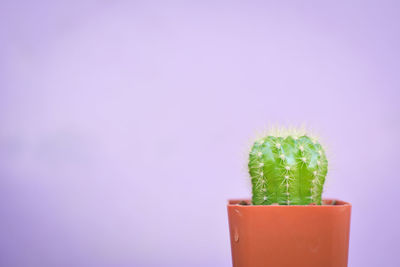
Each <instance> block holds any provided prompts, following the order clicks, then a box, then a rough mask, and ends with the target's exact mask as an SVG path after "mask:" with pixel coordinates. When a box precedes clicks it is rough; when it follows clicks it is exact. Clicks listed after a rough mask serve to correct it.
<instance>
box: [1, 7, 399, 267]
mask: <svg viewBox="0 0 400 267" xmlns="http://www.w3.org/2000/svg"><path fill="white" fill-rule="evenodd" d="M55 2H57V3H55ZM399 3H400V2H399V1H330V2H328V1H289V2H287V1H247V2H246V1H226V2H215V1H210V2H206V1H198V2H197V3H195V2H192V3H188V2H184V1H174V2H171V1H162V2H161V1H160V2H158V3H155V2H148V1H142V2H132V1H64V2H61V1H47V2H46V1H26V2H25V3H22V2H19V1H2V3H1V6H0V36H1V40H0V48H1V49H0V265H1V266H216V267H217V266H221V267H224V266H226V267H228V266H231V259H230V257H231V255H230V246H229V235H228V225H227V215H226V206H225V204H226V200H227V199H228V198H237V197H248V196H250V187H249V183H248V180H247V175H246V169H245V165H246V149H247V145H248V140H249V139H250V138H251V137H252V136H253V134H254V132H255V131H256V130H260V129H263V127H264V126H265V125H268V124H271V123H275V124H284V125H290V124H293V125H298V124H301V123H306V124H307V125H308V126H309V127H310V128H311V129H313V130H315V131H316V132H317V133H319V134H320V135H321V136H322V137H323V140H324V141H325V143H326V145H327V147H328V150H329V155H330V172H329V175H328V183H327V186H326V192H325V196H326V197H337V198H340V199H344V200H347V201H350V202H352V204H353V217H352V225H351V242H350V258H349V266H350V267H366V266H371V267H372V266H385V267H391V266H399V265H400V261H399V255H398V252H399V245H400V244H399V243H400V241H399V238H400V230H399V223H400V222H399V192H400V191H399V187H400V182H399V181H400V180H399V179H400V177H399V175H398V165H399V160H398V158H397V157H398V148H399V146H400V143H399V140H400V139H399V134H400V121H399V111H400V110H399V100H400V99H399V90H400V78H399V69H400V49H399V47H400V16H399V14H400V4H399Z"/></svg>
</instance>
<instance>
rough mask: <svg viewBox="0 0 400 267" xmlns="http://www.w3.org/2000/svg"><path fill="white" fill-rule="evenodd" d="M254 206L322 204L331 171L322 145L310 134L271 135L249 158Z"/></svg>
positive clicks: (259, 143) (259, 141) (262, 140)
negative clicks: (322, 196)
mask: <svg viewBox="0 0 400 267" xmlns="http://www.w3.org/2000/svg"><path fill="white" fill-rule="evenodd" d="M248 167H249V173H250V176H251V182H252V193H253V197H252V204H253V205H271V204H274V203H278V204H279V205H308V204H311V203H314V204H317V205H321V195H322V190H323V185H324V182H325V177H326V174H327V171H328V161H327V159H326V156H325V151H324V149H323V148H322V146H321V145H320V144H319V143H318V142H316V141H314V139H312V138H310V137H308V136H307V135H302V136H296V135H284V136H272V135H268V136H265V137H263V138H260V139H258V140H257V141H256V142H255V143H254V145H253V147H252V149H251V151H250V156H249V164H248Z"/></svg>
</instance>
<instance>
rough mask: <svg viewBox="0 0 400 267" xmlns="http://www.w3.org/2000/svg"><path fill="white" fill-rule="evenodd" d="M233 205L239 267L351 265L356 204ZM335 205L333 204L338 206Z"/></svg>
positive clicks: (230, 206)
mask: <svg viewBox="0 0 400 267" xmlns="http://www.w3.org/2000/svg"><path fill="white" fill-rule="evenodd" d="M241 201H246V202H248V203H249V200H230V201H229V203H228V218H229V230H230V239H231V249H232V262H233V266H234V267H269V266H271V267H285V266H287V267H302V266H304V267H345V266H347V259H348V247H349V234H350V215H351V205H350V204H349V203H347V202H344V201H340V200H324V203H325V204H328V205H304V206H284V205H240V204H239V203H240V202H241ZM333 203H334V204H333Z"/></svg>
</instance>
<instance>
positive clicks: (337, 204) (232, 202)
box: [227, 198, 351, 209]
mask: <svg viewBox="0 0 400 267" xmlns="http://www.w3.org/2000/svg"><path fill="white" fill-rule="evenodd" d="M242 201H244V202H246V203H248V205H239V203H240V202H242ZM322 201H323V202H325V203H328V204H323V205H251V204H249V203H251V200H250V199H248V198H234V199H228V204H227V206H228V207H241V208H250V209H251V208H299V207H302V208H304V207H307V208H313V209H318V208H331V209H332V208H340V207H344V206H350V207H351V203H349V202H346V201H343V200H340V199H336V198H324V199H322ZM333 201H335V204H334V205H331V204H330V203H332V202H333Z"/></svg>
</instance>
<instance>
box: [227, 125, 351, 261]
mask: <svg viewBox="0 0 400 267" xmlns="http://www.w3.org/2000/svg"><path fill="white" fill-rule="evenodd" d="M248 170H249V174H250V177H251V183H252V199H251V201H250V200H230V201H229V203H228V218H229V230H230V239H231V249H232V261H233V266H234V267H259V266H260V267H268V266H271V267H284V266H285V267H286V266H288V267H294V266H296V267H301V266H307V267H344V266H347V258H348V244H349V231H350V214H351V205H350V204H349V203H347V202H344V201H341V200H336V199H322V198H321V195H322V191H323V185H324V182H325V177H326V174H327V172H328V160H327V158H326V155H325V151H324V149H323V147H322V146H321V145H320V144H319V142H318V141H316V139H314V138H311V137H309V136H308V135H307V134H305V133H302V134H299V133H298V132H284V133H282V132H279V133H275V134H269V135H266V136H264V137H262V138H259V139H257V140H256V141H255V142H254V144H253V146H252V148H251V151H250V153H249V162H248Z"/></svg>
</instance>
